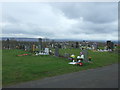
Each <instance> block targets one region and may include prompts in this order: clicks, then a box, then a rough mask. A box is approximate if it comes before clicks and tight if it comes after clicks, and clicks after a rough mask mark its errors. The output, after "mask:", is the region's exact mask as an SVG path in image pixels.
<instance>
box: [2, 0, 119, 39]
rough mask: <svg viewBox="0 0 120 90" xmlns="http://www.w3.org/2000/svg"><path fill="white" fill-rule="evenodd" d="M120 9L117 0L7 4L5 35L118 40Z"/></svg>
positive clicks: (3, 8) (4, 14) (4, 12)
mask: <svg viewBox="0 0 120 90" xmlns="http://www.w3.org/2000/svg"><path fill="white" fill-rule="evenodd" d="M116 9H117V3H93V2H92V3H89V2H86V3H73V2H72V3H68V2H67V3H65V2H64V3H25V2H24V3H4V4H3V7H2V10H3V22H1V23H3V25H2V27H3V30H2V32H3V35H2V36H6V35H8V36H14V35H15V37H16V36H17V37H22V36H23V37H24V36H26V37H31V36H32V37H47V38H51V39H57V38H58V39H91V40H107V39H111V40H117V33H118V29H117V26H118V23H117V22H118V20H117V10H116ZM105 36H106V37H105Z"/></svg>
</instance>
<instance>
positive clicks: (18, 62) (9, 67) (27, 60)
mask: <svg viewBox="0 0 120 90" xmlns="http://www.w3.org/2000/svg"><path fill="white" fill-rule="evenodd" d="M59 51H60V53H61V54H63V53H68V52H69V53H71V54H72V53H74V54H75V55H79V53H80V50H79V49H60V50H59ZM24 53H28V54H30V53H29V52H25V51H22V50H3V51H2V79H3V86H6V85H10V84H16V83H20V82H26V81H30V80H36V79H41V78H45V77H50V76H56V75H61V74H65V73H70V72H76V71H80V70H86V69H90V68H96V67H101V66H105V65H109V64H113V63H117V62H118V54H116V53H109V52H92V51H89V56H91V57H92V59H93V60H92V61H93V63H84V66H82V67H79V66H75V65H69V64H68V62H69V61H68V59H66V58H59V57H55V56H21V57H18V56H16V55H19V54H24Z"/></svg>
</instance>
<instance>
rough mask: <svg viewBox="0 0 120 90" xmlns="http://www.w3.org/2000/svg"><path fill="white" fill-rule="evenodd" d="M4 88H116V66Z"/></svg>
mask: <svg viewBox="0 0 120 90" xmlns="http://www.w3.org/2000/svg"><path fill="white" fill-rule="evenodd" d="M6 88H118V65H117V64H113V65H110V66H105V67H102V68H97V69H89V70H85V71H80V72H75V73H70V74H65V75H60V76H55V77H50V78H45V79H42V80H35V81H31V82H26V83H21V84H17V85H13V86H8V87H6Z"/></svg>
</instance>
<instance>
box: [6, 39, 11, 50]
mask: <svg viewBox="0 0 120 90" xmlns="http://www.w3.org/2000/svg"><path fill="white" fill-rule="evenodd" d="M6 41H7V48H8V49H9V48H10V40H9V39H8V38H7V40H6Z"/></svg>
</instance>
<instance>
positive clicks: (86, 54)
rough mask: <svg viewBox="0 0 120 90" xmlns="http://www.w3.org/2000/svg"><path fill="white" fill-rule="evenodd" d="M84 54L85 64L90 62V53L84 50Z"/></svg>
mask: <svg viewBox="0 0 120 90" xmlns="http://www.w3.org/2000/svg"><path fill="white" fill-rule="evenodd" d="M82 53H83V55H84V61H85V62H88V51H87V50H86V49H83V50H82Z"/></svg>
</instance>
